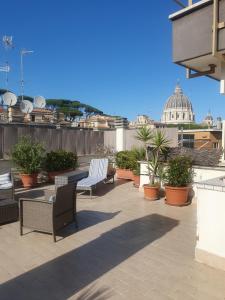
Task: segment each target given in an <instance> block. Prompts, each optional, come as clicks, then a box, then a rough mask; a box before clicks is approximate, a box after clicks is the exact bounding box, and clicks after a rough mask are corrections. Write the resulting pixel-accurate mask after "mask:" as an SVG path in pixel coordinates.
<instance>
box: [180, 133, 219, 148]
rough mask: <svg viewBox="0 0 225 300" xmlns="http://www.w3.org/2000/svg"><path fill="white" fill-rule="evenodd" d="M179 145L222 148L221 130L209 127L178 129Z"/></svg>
mask: <svg viewBox="0 0 225 300" xmlns="http://www.w3.org/2000/svg"><path fill="white" fill-rule="evenodd" d="M178 140H179V145H180V146H183V147H188V148H194V149H213V148H219V149H221V148H222V130H220V129H216V128H210V129H190V130H179V133H178Z"/></svg>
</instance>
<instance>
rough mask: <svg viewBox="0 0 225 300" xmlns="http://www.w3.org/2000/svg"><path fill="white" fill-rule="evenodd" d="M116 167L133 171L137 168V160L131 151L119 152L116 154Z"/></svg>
mask: <svg viewBox="0 0 225 300" xmlns="http://www.w3.org/2000/svg"><path fill="white" fill-rule="evenodd" d="M116 166H117V167H118V168H120V169H127V170H133V169H134V168H135V166H136V160H135V158H134V155H133V154H132V153H131V151H128V150H126V151H119V152H117V154H116Z"/></svg>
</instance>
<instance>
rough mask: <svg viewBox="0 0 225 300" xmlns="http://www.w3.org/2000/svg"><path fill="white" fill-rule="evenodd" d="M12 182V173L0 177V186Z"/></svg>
mask: <svg viewBox="0 0 225 300" xmlns="http://www.w3.org/2000/svg"><path fill="white" fill-rule="evenodd" d="M9 181H10V173H5V174H1V175H0V184H3V183H6V182H9Z"/></svg>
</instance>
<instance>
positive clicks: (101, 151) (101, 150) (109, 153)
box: [95, 144, 116, 163]
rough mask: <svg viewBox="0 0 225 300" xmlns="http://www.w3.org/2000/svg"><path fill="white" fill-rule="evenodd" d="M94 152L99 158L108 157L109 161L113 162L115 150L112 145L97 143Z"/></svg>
mask: <svg viewBox="0 0 225 300" xmlns="http://www.w3.org/2000/svg"><path fill="white" fill-rule="evenodd" d="M95 153H96V155H97V156H98V157H100V158H102V157H106V158H108V160H109V163H114V162H115V155H116V151H115V149H114V147H113V146H105V145H102V144H98V145H97V147H96V151H95Z"/></svg>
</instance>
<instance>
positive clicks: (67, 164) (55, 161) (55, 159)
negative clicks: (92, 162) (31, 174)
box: [44, 150, 78, 172]
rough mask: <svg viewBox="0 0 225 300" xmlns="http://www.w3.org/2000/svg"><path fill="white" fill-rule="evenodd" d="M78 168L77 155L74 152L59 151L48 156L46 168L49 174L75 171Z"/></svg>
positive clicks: (45, 163)
mask: <svg viewBox="0 0 225 300" xmlns="http://www.w3.org/2000/svg"><path fill="white" fill-rule="evenodd" d="M77 166H78V162H77V155H76V154H75V153H73V152H67V151H65V150H57V151H51V152H49V153H47V154H46V158H45V162H44V168H45V170H46V171H47V172H54V171H64V170H69V169H75V168H76V167H77Z"/></svg>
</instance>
